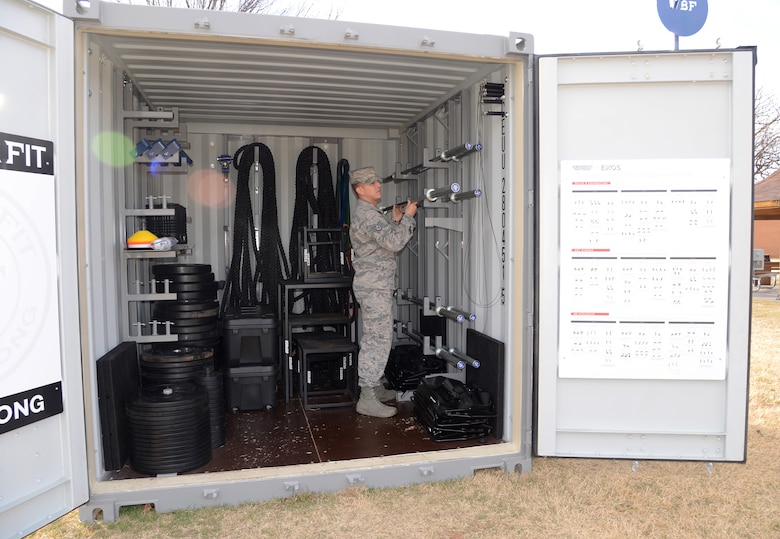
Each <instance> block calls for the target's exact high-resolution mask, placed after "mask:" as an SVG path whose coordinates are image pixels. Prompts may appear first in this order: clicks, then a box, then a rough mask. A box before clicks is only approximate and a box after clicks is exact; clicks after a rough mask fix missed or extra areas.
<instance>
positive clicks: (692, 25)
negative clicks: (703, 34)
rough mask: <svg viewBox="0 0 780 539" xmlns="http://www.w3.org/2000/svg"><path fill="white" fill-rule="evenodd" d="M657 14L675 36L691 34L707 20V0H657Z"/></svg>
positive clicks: (699, 28)
mask: <svg viewBox="0 0 780 539" xmlns="http://www.w3.org/2000/svg"><path fill="white" fill-rule="evenodd" d="M657 3H658V16H659V17H661V22H662V23H664V26H666V29H667V30H669V31H670V32H673V33H674V35H676V36H692V35H693V34H695V33H696V32H698V31H699V30H701V29H702V27H703V26H704V22H705V21H706V20H707V11H708V8H707V0H657Z"/></svg>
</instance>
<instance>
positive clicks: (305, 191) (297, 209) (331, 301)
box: [288, 146, 347, 313]
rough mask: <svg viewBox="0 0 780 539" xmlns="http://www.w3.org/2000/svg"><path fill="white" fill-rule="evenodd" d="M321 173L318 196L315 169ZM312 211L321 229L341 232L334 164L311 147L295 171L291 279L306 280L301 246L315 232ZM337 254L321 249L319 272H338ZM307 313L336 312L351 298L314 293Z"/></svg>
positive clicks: (309, 294) (306, 296) (306, 297)
mask: <svg viewBox="0 0 780 539" xmlns="http://www.w3.org/2000/svg"><path fill="white" fill-rule="evenodd" d="M315 163H316V169H317V178H318V184H317V194H316V196H315V193H314V185H313V174H312V168H313V167H314V166H315ZM309 208H311V211H312V214H316V215H317V228H331V229H332V228H339V226H340V225H339V216H338V211H337V209H336V197H335V194H334V191H333V174H332V173H331V170H330V160H329V159H328V155H327V154H326V153H325V151H323V150H322V148H319V147H317V146H308V147H306V148H304V149H303V150H302V151H301V153H300V154H299V155H298V162H297V164H296V167H295V203H294V209H293V220H292V230H291V231H290V247H289V250H288V252H289V253H290V266H291V275H292V276H293V277H294V278H296V279H298V280H303V268H301V266H300V254H301V253H300V252H299V249H300V246H299V242H300V240H301V237H302V234H303V230H304V228H312V229H313V227H312V226H311V223H310V222H309ZM332 256H333V253H331V252H328V250H327V249H318V250H317V254H316V256H315V260H314V268H315V270H316V271H318V272H327V271H334V270H335V269H336V266H335V261H334V260H333V258H332ZM303 297H304V301H305V309H306V310H307V311H308V312H312V313H324V312H336V311H337V310H339V309H340V308H341V307H340V306H341V305H342V304H343V303H345V302H346V297H347V294H345V293H344V291H343V290H341V291H339V292H338V293H337V292H335V291H334V290H312V291H310V292H307V293H306V294H304V296H303Z"/></svg>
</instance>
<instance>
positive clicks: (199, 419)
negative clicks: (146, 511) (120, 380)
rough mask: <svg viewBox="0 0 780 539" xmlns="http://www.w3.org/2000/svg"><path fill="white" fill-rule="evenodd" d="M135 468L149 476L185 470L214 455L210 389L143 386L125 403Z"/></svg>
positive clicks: (185, 385) (168, 385)
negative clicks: (210, 423) (210, 431)
mask: <svg viewBox="0 0 780 539" xmlns="http://www.w3.org/2000/svg"><path fill="white" fill-rule="evenodd" d="M125 409H126V412H127V421H128V445H129V453H130V465H131V467H132V468H133V469H134V470H136V471H138V472H141V473H145V474H149V475H158V474H170V473H181V472H186V471H189V470H194V469H195V468H199V467H201V466H203V465H205V464H207V463H208V462H209V461H210V460H211V457H212V453H211V438H210V436H209V407H208V395H207V394H206V391H205V390H204V389H203V388H202V387H200V386H198V385H196V384H192V383H180V384H161V385H152V386H147V387H143V388H141V390H140V391H139V393H138V395H137V396H136V398H135V399H133V400H130V401H128V402H127V404H126V406H125Z"/></svg>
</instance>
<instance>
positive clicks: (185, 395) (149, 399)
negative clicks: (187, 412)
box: [128, 384, 206, 407]
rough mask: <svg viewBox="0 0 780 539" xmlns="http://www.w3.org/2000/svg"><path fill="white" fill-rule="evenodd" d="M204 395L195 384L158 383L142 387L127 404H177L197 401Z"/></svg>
mask: <svg viewBox="0 0 780 539" xmlns="http://www.w3.org/2000/svg"><path fill="white" fill-rule="evenodd" d="M205 397H206V392H205V391H204V390H203V388H201V387H200V386H198V385H196V384H159V385H155V386H146V387H142V388H141V390H140V391H139V392H138V396H137V397H136V399H134V400H133V401H131V402H129V403H128V405H131V406H132V405H136V404H137V405H145V404H148V403H150V404H154V403H158V404H159V405H160V406H161V407H165V405H166V404H173V405H179V404H182V403H188V402H189V403H197V402H199V401H200V400H201V399H203V398H205Z"/></svg>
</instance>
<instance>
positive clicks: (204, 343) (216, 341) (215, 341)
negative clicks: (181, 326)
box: [187, 337, 220, 346]
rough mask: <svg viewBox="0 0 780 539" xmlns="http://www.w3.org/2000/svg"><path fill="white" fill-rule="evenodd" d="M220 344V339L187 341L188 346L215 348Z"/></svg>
mask: <svg viewBox="0 0 780 539" xmlns="http://www.w3.org/2000/svg"><path fill="white" fill-rule="evenodd" d="M219 343H220V338H219V337H217V338H215V339H204V340H202V341H187V344H188V345H190V346H217V345H218V344H219Z"/></svg>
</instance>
